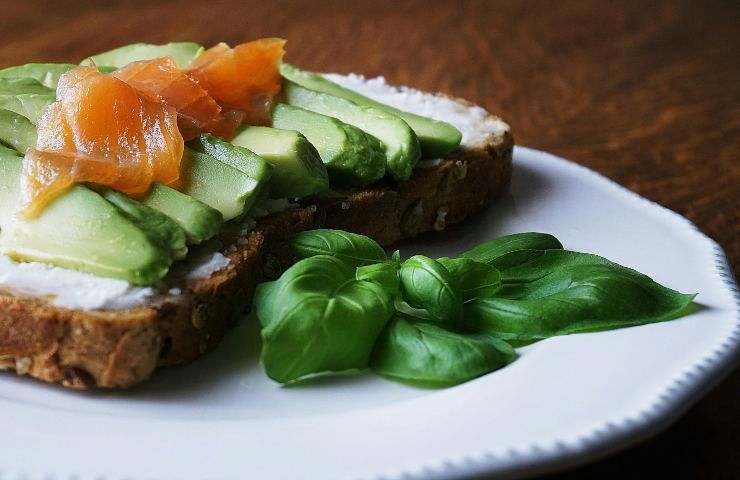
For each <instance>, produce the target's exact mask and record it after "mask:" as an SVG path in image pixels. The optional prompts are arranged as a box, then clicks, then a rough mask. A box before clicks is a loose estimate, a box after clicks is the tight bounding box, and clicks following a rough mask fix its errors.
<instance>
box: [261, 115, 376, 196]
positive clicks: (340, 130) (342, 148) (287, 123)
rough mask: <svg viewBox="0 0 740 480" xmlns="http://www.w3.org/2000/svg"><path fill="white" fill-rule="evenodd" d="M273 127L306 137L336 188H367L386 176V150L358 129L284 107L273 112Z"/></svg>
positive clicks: (326, 117) (323, 116)
mask: <svg viewBox="0 0 740 480" xmlns="http://www.w3.org/2000/svg"><path fill="white" fill-rule="evenodd" d="M272 126H273V127H276V128H282V129H285V130H296V131H298V132H300V133H302V134H303V135H304V136H305V137H306V138H307V139H308V141H309V142H311V144H313V146H314V147H316V150H317V151H318V152H319V155H320V156H321V160H323V162H324V165H326V170H327V171H328V173H329V180H330V181H331V183H332V185H343V186H349V187H364V186H365V185H368V184H370V183H372V182H374V181H376V180H379V179H381V178H383V176H384V175H385V147H384V146H383V144H382V143H381V142H380V140H378V139H377V138H375V137H373V136H372V135H370V134H367V133H365V132H363V131H362V130H360V129H359V128H357V127H354V126H352V125H349V124H347V123H344V122H342V121H339V120H337V119H336V118H333V117H328V116H326V115H321V114H320V113H316V112H311V111H309V110H306V109H304V108H300V107H294V106H291V105H286V104H284V103H278V104H276V105H275V107H274V108H273V111H272Z"/></svg>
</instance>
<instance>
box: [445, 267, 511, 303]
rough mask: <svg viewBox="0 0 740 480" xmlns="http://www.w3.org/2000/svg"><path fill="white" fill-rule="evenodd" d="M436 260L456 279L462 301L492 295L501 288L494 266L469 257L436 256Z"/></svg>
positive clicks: (498, 274) (499, 277) (497, 272)
mask: <svg viewBox="0 0 740 480" xmlns="http://www.w3.org/2000/svg"><path fill="white" fill-rule="evenodd" d="M437 261H438V262H439V263H441V264H442V265H444V267H445V268H446V269H447V270H448V271H449V272H450V273H451V274H452V276H453V277H455V279H457V283H458V285H460V293H461V294H462V298H463V301H464V302H468V301H470V300H475V299H478V298H488V297H492V296H493V295H494V294H495V293H496V292H498V291H499V290H501V273H499V271H498V270H496V268H494V267H492V266H490V265H488V264H486V263H481V262H477V261H475V260H472V259H470V258H446V257H443V258H438V259H437Z"/></svg>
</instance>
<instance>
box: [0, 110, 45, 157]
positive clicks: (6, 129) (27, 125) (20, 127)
mask: <svg viewBox="0 0 740 480" xmlns="http://www.w3.org/2000/svg"><path fill="white" fill-rule="evenodd" d="M0 143H2V144H3V145H7V146H9V147H11V148H14V149H15V150H17V151H18V152H20V154H21V155H24V154H25V153H26V150H28V149H29V148H34V147H36V127H35V126H34V125H33V123H31V122H30V121H29V120H28V119H27V118H26V117H24V116H23V115H19V114H17V113H15V112H11V111H10V110H4V109H0Z"/></svg>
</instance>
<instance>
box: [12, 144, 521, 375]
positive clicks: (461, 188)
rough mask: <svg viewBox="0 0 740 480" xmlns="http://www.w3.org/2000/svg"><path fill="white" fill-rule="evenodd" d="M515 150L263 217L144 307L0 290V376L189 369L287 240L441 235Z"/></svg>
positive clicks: (466, 150) (479, 201)
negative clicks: (329, 234) (325, 233)
mask: <svg viewBox="0 0 740 480" xmlns="http://www.w3.org/2000/svg"><path fill="white" fill-rule="evenodd" d="M512 148H513V139H512V136H511V133H510V131H509V130H508V129H505V130H502V131H501V132H497V133H495V134H491V135H490V136H489V137H488V138H486V140H485V141H483V142H481V143H480V144H479V145H475V146H468V147H461V148H459V149H458V150H456V151H455V152H453V153H452V154H451V155H450V156H449V157H448V158H447V159H445V160H442V161H441V162H439V164H437V165H434V166H432V167H430V168H419V169H416V170H415V171H414V175H413V176H412V178H410V179H409V180H407V181H405V182H402V183H399V184H393V183H391V182H387V183H380V184H377V185H374V186H371V187H370V188H366V189H364V190H360V191H354V192H352V191H346V192H338V191H334V192H332V193H331V194H330V195H324V196H322V197H321V198H317V199H313V200H312V202H311V203H310V204H306V205H304V206H303V207H301V208H294V209H289V210H286V211H283V212H280V213H277V214H272V215H269V216H267V217H265V218H263V219H261V220H259V221H258V223H257V227H256V228H255V229H254V230H253V231H251V232H250V233H248V234H247V235H246V236H245V237H242V238H238V239H224V244H225V245H227V246H226V247H225V248H224V250H223V251H222V253H223V254H224V255H225V256H227V257H228V258H229V260H230V262H229V264H228V265H227V266H226V267H225V268H223V269H221V270H220V271H218V272H215V273H214V274H212V275H211V276H210V277H209V278H206V279H203V280H199V281H196V282H194V283H192V284H188V285H182V286H178V287H180V288H181V290H182V293H181V294H179V295H172V294H166V295H161V296H159V297H157V298H155V299H153V300H152V301H151V302H150V303H149V304H147V305H145V306H141V307H136V308H131V309H128V310H97V311H84V310H71V309H65V308H58V307H54V306H53V305H51V304H50V303H48V302H47V301H45V300H43V299H40V298H34V297H19V296H15V295H13V294H11V293H8V292H2V291H0V370H14V371H15V372H16V373H17V374H18V375H29V376H31V377H34V378H37V379H39V380H43V381H45V382H49V383H59V384H61V385H62V386H64V387H68V388H75V389H86V388H91V387H101V388H125V387H130V386H133V385H136V384H138V383H141V382H143V381H145V380H146V379H148V378H149V377H150V376H151V375H152V373H153V372H154V371H155V369H156V368H158V367H162V366H167V365H175V364H180V363H184V362H190V361H192V360H194V359H196V358H197V357H199V356H200V355H202V354H204V353H205V352H207V351H209V350H212V349H213V348H215V347H216V346H217V345H218V343H219V342H220V340H221V338H222V337H223V335H224V333H225V332H226V330H227V328H228V326H229V325H230V324H232V323H233V322H234V321H236V319H238V318H239V316H240V315H241V314H242V313H243V312H244V310H245V309H246V308H247V306H248V304H249V303H250V302H251V299H252V295H253V293H254V289H255V288H256V286H257V284H258V283H259V282H260V281H261V280H263V279H273V278H276V277H277V276H279V275H280V273H282V271H283V270H284V269H285V268H287V267H288V266H289V265H290V264H291V263H292V261H293V258H292V255H291V253H290V250H289V248H288V240H289V238H290V237H291V236H292V235H293V234H295V233H297V232H299V231H303V230H308V229H311V228H319V227H325V228H338V229H343V230H348V231H352V232H357V233H361V234H363V235H367V236H369V237H371V238H374V239H375V240H376V241H378V242H379V243H380V244H381V245H383V246H388V245H391V244H393V243H395V242H397V241H398V240H401V239H404V238H410V237H414V236H416V235H418V234H421V233H424V232H428V231H433V230H443V229H444V228H445V227H446V225H450V224H454V223H458V222H460V221H462V220H464V219H465V218H467V217H468V216H470V215H471V214H473V213H475V212H477V211H479V210H480V209H481V208H483V207H484V206H486V205H488V204H490V203H491V202H492V201H493V200H494V199H496V198H498V197H500V196H502V195H504V194H505V193H506V192H507V191H508V189H509V184H510V180H511V173H512V163H511V162H512Z"/></svg>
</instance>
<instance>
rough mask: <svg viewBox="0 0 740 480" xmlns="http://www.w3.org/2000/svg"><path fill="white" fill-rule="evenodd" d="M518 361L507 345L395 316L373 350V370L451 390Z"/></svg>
mask: <svg viewBox="0 0 740 480" xmlns="http://www.w3.org/2000/svg"><path fill="white" fill-rule="evenodd" d="M515 358H516V352H515V351H514V349H513V348H512V347H511V346H509V345H508V344H507V343H506V342H503V341H501V340H498V339H496V338H493V337H490V336H486V335H463V334H459V333H455V332H451V331H448V330H445V329H443V328H441V327H439V326H437V325H433V324H429V323H422V322H412V321H409V320H408V319H407V318H405V317H404V316H402V315H396V316H395V317H394V318H393V319H392V320H391V322H390V323H389V324H388V326H387V327H386V328H385V330H383V333H382V334H381V335H380V337H379V338H378V342H377V343H376V345H375V349H374V350H373V355H372V359H371V360H370V368H372V369H373V370H374V371H375V372H376V373H378V374H380V375H384V376H387V377H391V378H395V379H400V380H405V381H410V382H415V383H422V384H425V385H429V386H438V387H442V386H450V385H456V384H458V383H462V382H466V381H468V380H471V379H473V378H476V377H479V376H481V375H485V374H486V373H489V372H492V371H494V370H497V369H499V368H501V367H503V366H505V365H507V364H509V363H511V362H512V361H514V359H515Z"/></svg>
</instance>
